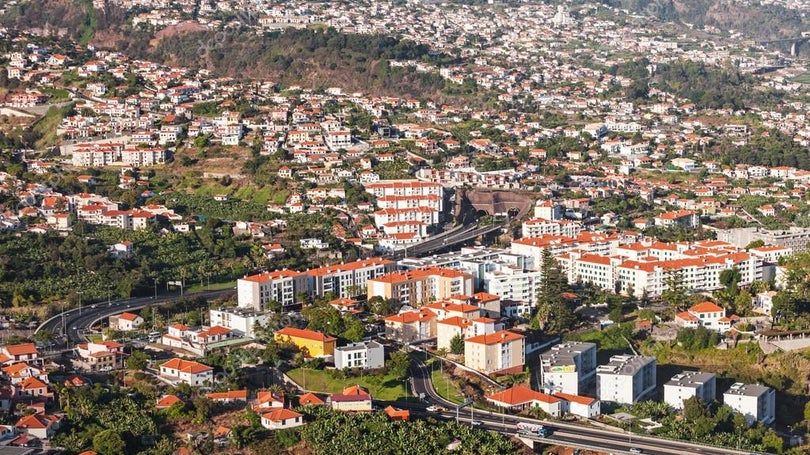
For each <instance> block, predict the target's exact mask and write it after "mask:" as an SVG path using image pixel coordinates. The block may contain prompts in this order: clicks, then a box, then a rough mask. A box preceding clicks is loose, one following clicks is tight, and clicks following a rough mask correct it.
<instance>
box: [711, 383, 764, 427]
mask: <svg viewBox="0 0 810 455" xmlns="http://www.w3.org/2000/svg"><path fill="white" fill-rule="evenodd" d="M723 403H724V404H726V405H728V406H729V407H731V409H733V410H735V411H737V412H739V413H741V414H742V415H744V416H745V420H746V422H748V424H749V425H753V424H754V422H756V421H760V422H762V423H764V424H765V425H770V424H772V423H773V422H774V420H776V392H775V391H774V390H773V389H772V388H770V387H765V386H761V385H755V384H742V383H739V382H738V383H735V384H733V385H732V386H731V388H730V389H728V390H727V391H726V392H725V393H724V394H723Z"/></svg>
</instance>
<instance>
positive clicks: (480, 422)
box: [470, 420, 484, 427]
mask: <svg viewBox="0 0 810 455" xmlns="http://www.w3.org/2000/svg"><path fill="white" fill-rule="evenodd" d="M483 424H484V422H482V421H480V420H473V421H472V422H470V425H472V426H474V427H480V426H481V425H483Z"/></svg>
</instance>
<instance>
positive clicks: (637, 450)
mask: <svg viewBox="0 0 810 455" xmlns="http://www.w3.org/2000/svg"><path fill="white" fill-rule="evenodd" d="M630 453H644V451H643V450H641V449H639V448H638V447H632V448H630Z"/></svg>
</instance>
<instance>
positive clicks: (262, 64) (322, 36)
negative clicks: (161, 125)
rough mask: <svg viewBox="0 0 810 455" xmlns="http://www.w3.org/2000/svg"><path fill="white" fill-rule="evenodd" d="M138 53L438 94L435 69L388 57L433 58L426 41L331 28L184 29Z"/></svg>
mask: <svg viewBox="0 0 810 455" xmlns="http://www.w3.org/2000/svg"><path fill="white" fill-rule="evenodd" d="M141 57H145V58H149V59H152V60H155V61H160V62H165V63H169V64H175V65H181V66H188V67H196V66H199V67H203V68H205V69H208V70H210V71H212V72H214V73H215V74H221V75H229V76H243V77H251V78H261V79H269V80H273V81H276V82H278V83H280V84H281V85H293V84H301V85H304V86H314V87H318V86H320V87H328V86H332V85H336V86H341V87H344V88H346V89H349V90H359V91H365V92H376V93H381V94H390V95H407V94H410V95H412V96H421V95H435V96H439V95H441V94H442V91H443V88H444V87H445V81H444V80H443V79H442V78H441V77H440V76H439V75H438V74H436V73H416V72H414V71H412V70H408V69H403V68H391V67H390V65H389V64H388V61H389V60H419V61H424V60H432V61H435V60H436V59H438V57H434V56H431V55H429V54H428V48H427V46H425V45H421V44H416V43H414V42H412V41H408V40H397V39H396V38H392V37H386V36H379V35H358V34H345V33H341V32H338V31H336V30H335V29H332V28H326V29H288V30H285V31H284V32H275V33H272V34H266V35H264V36H258V35H256V34H255V33H250V32H248V31H235V32H233V33H220V34H216V33H214V32H213V31H205V32H192V33H183V34H178V35H174V36H170V37H166V38H164V39H161V40H160V41H159V43H158V44H157V46H156V47H155V48H154V49H151V50H150V51H149V53H148V55H142V56H141Z"/></svg>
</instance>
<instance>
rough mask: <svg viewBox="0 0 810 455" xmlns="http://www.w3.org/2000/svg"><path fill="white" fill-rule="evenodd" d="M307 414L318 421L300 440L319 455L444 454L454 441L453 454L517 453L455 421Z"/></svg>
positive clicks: (328, 412) (508, 445) (327, 412)
mask: <svg viewBox="0 0 810 455" xmlns="http://www.w3.org/2000/svg"><path fill="white" fill-rule="evenodd" d="M306 412H307V413H308V414H309V415H311V416H312V417H314V418H315V421H314V422H312V423H309V424H308V425H306V426H304V427H302V429H301V437H302V439H303V440H304V441H306V442H307V443H309V446H310V447H312V448H313V450H315V453H317V454H319V455H342V454H348V453H375V454H414V453H444V452H445V451H446V450H447V445H448V444H450V443H452V442H453V441H455V440H458V441H459V442H460V443H461V444H460V446H459V447H458V448H456V449H455V450H454V452H453V453H459V454H476V455H486V454H492V455H494V454H513V453H517V450H516V449H515V446H514V445H513V444H512V443H511V442H510V441H508V440H507V439H506V438H504V437H503V436H500V435H496V434H494V433H490V432H488V431H481V430H478V429H473V428H470V427H469V426H466V425H460V424H457V423H455V422H442V421H436V420H433V419H430V420H427V421H425V420H416V421H412V422H392V421H390V420H389V419H388V417H387V416H386V415H385V414H383V413H374V414H348V413H338V412H335V411H332V410H330V409H327V408H325V407H320V408H313V409H307V410H306Z"/></svg>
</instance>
